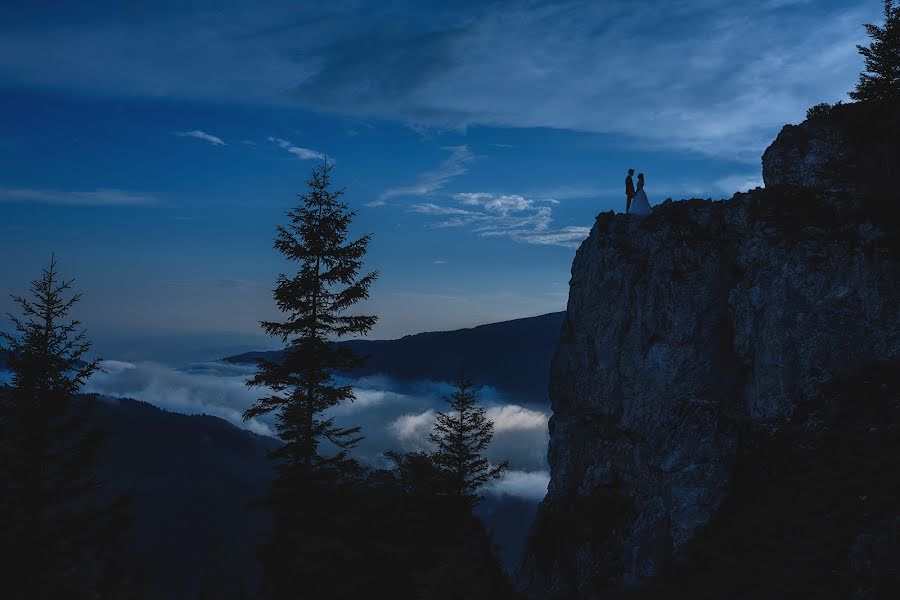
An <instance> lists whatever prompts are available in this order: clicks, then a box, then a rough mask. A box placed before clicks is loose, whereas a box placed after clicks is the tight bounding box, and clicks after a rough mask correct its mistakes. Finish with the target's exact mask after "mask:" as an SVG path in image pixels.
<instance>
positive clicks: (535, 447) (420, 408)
mask: <svg viewBox="0 0 900 600" xmlns="http://www.w3.org/2000/svg"><path fill="white" fill-rule="evenodd" d="M254 371H255V367H254V366H249V365H235V364H228V363H220V362H205V363H196V364H192V365H190V366H188V367H186V368H182V369H174V368H171V367H168V366H165V365H162V364H158V363H150V362H139V363H133V362H126V361H117V360H105V361H103V363H102V364H101V370H100V371H98V372H97V373H95V374H94V375H93V376H92V377H91V378H90V379H89V380H88V382H87V384H86V385H85V387H84V391H85V392H88V393H98V394H101V395H104V396H109V397H126V398H135V399H137V400H143V401H144V402H148V403H150V404H153V405H155V406H158V407H160V408H163V409H165V410H169V411H173V412H178V413H184V414H207V415H212V416H217V417H220V418H222V419H225V420H226V421H228V422H230V423H231V424H233V425H235V426H237V427H241V428H244V429H248V430H250V431H253V432H255V433H259V434H261V435H269V436H271V435H273V432H274V430H275V421H274V417H273V416H272V415H265V416H263V417H259V418H255V419H251V420H250V421H244V420H243V419H242V414H243V412H244V411H245V410H246V409H247V408H249V407H250V406H251V405H252V404H253V402H255V400H256V398H257V397H258V396H259V395H260V394H261V391H260V390H255V389H247V387H246V385H245V384H246V382H247V380H248V379H249V378H250V377H251V376H252V374H253V373H254ZM8 379H9V374H8V373H7V372H4V371H0V381H4V380H8ZM337 383H338V384H340V385H344V384H350V385H352V386H353V389H354V392H355V394H356V401H355V402H352V403H346V404H343V405H341V406H339V407H337V408H335V409H334V410H332V411H331V413H330V414H331V415H332V416H334V417H335V420H336V422H337V424H338V425H339V426H354V425H359V426H361V427H362V433H363V435H364V436H365V439H363V440H362V442H361V443H360V445H359V446H358V447H356V448H354V449H353V451H352V454H353V456H354V457H356V458H357V459H359V460H361V461H362V462H363V463H365V464H368V465H370V466H374V467H388V466H389V464H388V462H387V461H386V459H385V458H384V454H383V453H384V452H385V451H386V450H400V451H409V450H427V449H430V448H431V446H430V444H429V443H428V434H429V433H431V430H432V427H433V426H434V420H435V418H436V415H437V411H439V410H446V406H447V405H446V402H445V401H444V399H443V397H444V396H446V395H447V394H448V393H450V392H451V391H452V389H453V388H452V386H451V385H450V384H449V383H447V382H434V381H405V382H399V381H396V380H393V379H391V378H389V377H386V376H383V375H373V376H369V377H363V378H357V379H344V378H338V379H337ZM480 399H481V401H482V403H483V405H484V406H485V407H486V409H487V415H488V418H490V419H491V420H492V421H493V422H494V438H493V440H492V441H491V444H490V446H489V447H488V449H487V451H486V456H487V458H488V460H490V461H491V462H492V463H493V464H499V463H500V462H501V461H504V460H508V461H509V463H510V469H511V470H510V471H508V472H507V473H506V474H505V475H504V477H503V479H501V480H500V481H498V482H495V483H494V484H492V485H491V486H490V487H489V488H487V489H486V490H485V492H486V493H490V494H493V495H499V496H502V495H512V496H517V497H521V498H526V499H532V500H537V499H540V498H541V497H543V494H544V492H545V491H546V487H547V477H548V476H547V473H546V471H547V461H546V456H547V444H548V441H549V433H548V430H547V419H548V418H549V414H548V413H547V411H546V410H545V409H544V408H543V407H539V406H522V405H518V404H514V403H511V402H509V401H508V399H506V398H505V397H503V396H502V395H501V394H499V393H498V392H497V391H496V390H494V389H493V388H491V387H487V386H486V387H483V388H481V392H480ZM323 451H324V452H328V451H329V449H328V447H327V444H326V445H325V446H324V447H323Z"/></svg>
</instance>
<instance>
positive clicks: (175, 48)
mask: <svg viewBox="0 0 900 600" xmlns="http://www.w3.org/2000/svg"><path fill="white" fill-rule="evenodd" d="M880 11H881V2H879V1H877V0H866V1H864V2H846V1H833V0H822V1H803V0H761V1H759V2H751V3H743V2H734V1H733V0H722V1H720V0H697V1H693V2H692V1H687V0H685V1H679V2H671V1H643V2H637V1H624V0H616V1H610V2H600V1H592V2H556V3H548V2H451V3H446V2H443V3H437V2H435V3H432V2H422V1H417V2H407V3H404V2H391V3H385V2H370V1H363V0H356V1H346V2H345V1H332V2H328V3H321V2H287V1H284V2H282V1H273V2H267V3H253V2H246V1H237V0H228V1H217V2H211V1H202V0H194V1H187V0H179V1H170V2H164V1H163V2H121V1H115V2H114V1H98V0H85V1H83V2H78V3H74V2H72V3H69V2H58V1H55V2H41V1H37V0H30V1H29V2H18V1H10V0H0V257H2V258H0V294H2V298H0V311H2V312H7V311H8V310H11V309H12V305H11V303H10V302H9V300H8V299H7V295H8V294H9V293H22V292H24V291H25V289H26V288H27V284H28V282H29V281H30V280H31V279H33V278H35V277H36V276H37V275H38V274H39V270H40V268H41V266H43V265H45V264H46V263H47V261H48V259H49V257H50V253H51V252H55V253H56V254H57V255H58V257H59V260H60V265H61V269H62V271H63V274H64V275H66V276H71V277H76V278H77V287H78V288H79V289H80V290H81V291H83V292H85V296H84V300H83V302H82V305H81V307H80V309H79V312H78V316H79V317H80V318H82V320H83V321H84V322H85V324H86V325H87V326H88V328H89V331H90V334H91V337H92V338H93V339H95V340H96V342H97V349H98V351H99V352H101V353H102V354H103V355H105V356H107V357H108V358H122V359H141V358H157V359H161V358H168V359H173V356H174V355H176V354H178V353H183V354H184V356H188V355H189V354H190V355H191V356H194V355H196V353H197V352H200V353H202V352H207V353H209V354H211V355H215V354H216V353H217V352H221V351H224V349H226V348H227V349H233V348H237V347H239V346H241V345H247V346H260V345H263V344H267V343H270V342H267V341H266V339H265V338H263V337H262V336H260V334H259V329H258V325H257V323H258V321H259V320H260V319H264V318H272V317H274V316H276V315H275V312H274V309H273V304H272V300H271V288H272V286H273V283H274V280H275V277H276V275H277V273H279V272H281V271H283V270H285V269H286V268H288V265H287V264H286V263H285V262H284V261H282V259H281V258H280V256H279V255H278V254H277V253H276V252H275V251H274V250H273V249H272V244H271V241H272V236H273V232H274V227H275V226H276V224H278V223H281V222H283V221H284V217H283V214H284V212H285V211H286V210H287V209H288V208H289V207H290V206H291V204H292V203H293V201H294V200H295V195H296V194H298V193H302V192H303V189H304V184H305V180H306V176H307V174H308V172H309V170H310V168H312V167H313V166H314V165H315V164H316V161H319V160H321V157H322V156H323V155H327V156H328V157H329V158H330V159H332V160H334V162H335V163H336V167H337V168H336V170H335V173H334V177H335V180H336V182H337V183H338V184H339V185H341V186H344V187H346V188H347V195H346V199H347V200H348V201H349V202H350V204H351V205H352V206H353V207H354V208H355V209H357V210H358V211H359V214H358V216H357V218H356V220H355V222H354V225H353V230H354V232H355V234H363V233H369V232H371V233H373V234H374V238H373V242H372V244H371V247H370V248H371V249H370V253H369V255H368V258H367V266H368V267H369V268H372V269H378V270H379V271H380V272H381V276H380V278H379V280H378V282H377V284H376V285H375V286H374V287H373V289H372V298H371V301H370V302H369V303H368V304H367V305H366V306H365V307H364V310H366V311H369V312H372V313H374V314H378V315H379V316H380V321H379V323H378V326H377V328H376V330H375V331H374V332H373V336H374V337H397V336H400V335H404V334H407V333H414V332H418V331H423V330H436V329H452V328H458V327H464V326H471V325H475V324H479V323H485V322H492V321H499V320H504V319H510V318H516V317H522V316H529V315H535V314H541V313H545V312H550V311H556V310H562V309H564V308H565V302H566V294H567V291H568V287H567V283H568V279H569V267H570V264H571V260H572V257H573V255H574V252H575V248H576V247H577V245H578V243H579V242H580V241H581V240H582V239H583V238H584V237H585V236H586V234H587V231H588V228H589V227H590V225H591V224H592V222H593V218H594V216H595V215H596V214H597V213H598V212H599V211H605V210H610V209H614V210H617V211H618V210H622V208H623V205H624V192H623V179H624V177H625V174H626V170H627V169H628V168H629V167H634V168H635V169H637V170H638V171H643V172H645V173H646V177H647V191H648V194H649V197H650V200H651V203H657V202H660V201H662V200H664V199H665V198H667V197H673V198H676V199H677V198H682V197H691V196H696V197H703V198H714V199H718V198H725V197H730V196H731V195H732V194H733V193H734V192H735V191H739V190H745V189H748V188H750V187H754V186H756V185H758V184H760V183H761V178H760V162H759V157H760V155H761V154H762V151H763V150H764V149H765V146H766V145H767V144H768V143H769V142H770V141H771V140H772V139H773V138H774V136H775V135H776V134H777V133H778V131H779V129H780V128H781V126H782V125H783V124H785V123H789V122H799V121H800V120H802V119H803V117H804V114H805V111H806V108H807V107H809V106H810V105H812V104H816V103H818V102H822V101H829V102H834V101H837V100H840V99H846V92H847V91H849V90H851V89H852V88H853V86H854V84H855V81H856V78H857V74H858V73H859V71H860V70H861V68H862V61H861V59H860V57H859V56H858V54H857V53H856V49H855V44H857V43H861V42H864V40H865V33H864V30H863V28H862V24H863V23H866V22H878V21H879V20H880ZM191 353H194V354H191ZM173 360H174V359H173Z"/></svg>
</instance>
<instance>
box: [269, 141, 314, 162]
mask: <svg viewBox="0 0 900 600" xmlns="http://www.w3.org/2000/svg"><path fill="white" fill-rule="evenodd" d="M268 140H269V141H270V142H272V143H274V144H276V145H277V146H278V147H279V148H282V149H284V150H287V151H288V152H290V153H291V154H293V155H294V156H296V157H297V158H299V159H300V160H325V155H324V154H322V153H321V152H317V151H316V150H310V149H309V148H301V147H299V146H294V145H293V144H292V143H291V142H289V141H287V140H283V139H281V138H276V137H269V138H268Z"/></svg>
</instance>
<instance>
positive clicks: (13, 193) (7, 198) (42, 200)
mask: <svg viewBox="0 0 900 600" xmlns="http://www.w3.org/2000/svg"><path fill="white" fill-rule="evenodd" d="M158 202H159V198H158V197H157V196H155V195H153V194H148V193H143V192H129V191H126V190H119V189H114V188H108V189H97V190H94V191H91V192H76V191H65V190H49V189H35V188H0V204H2V203H7V204H52V205H63V206H149V205H153V204H157V203H158Z"/></svg>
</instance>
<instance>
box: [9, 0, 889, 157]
mask: <svg viewBox="0 0 900 600" xmlns="http://www.w3.org/2000/svg"><path fill="white" fill-rule="evenodd" d="M877 4H878V3H876V2H867V3H847V2H841V1H838V0H822V1H821V2H815V3H810V2H802V1H799V0H768V1H767V2H763V3H739V2H738V3H736V2H731V1H729V0H697V1H695V2H659V1H657V0H644V1H642V2H635V1H633V0H609V1H607V2H587V1H579V0H573V1H568V2H559V3H548V2H540V1H538V2H529V3H523V4H515V5H510V4H508V3H455V4H453V5H448V6H445V7H442V8H441V9H440V10H435V9H434V7H432V6H430V5H426V4H422V3H417V2H411V1H407V2H401V3H400V4H398V5H397V6H396V7H395V9H394V10H391V11H383V10H381V6H380V4H379V3H376V2H375V1H374V0H368V1H367V0H359V1H355V2H350V3H332V4H330V5H329V6H328V7H327V8H324V9H323V8H321V7H319V6H313V5H308V6H307V5H305V4H304V3H295V2H288V1H287V0H281V1H279V0H275V1H273V2H270V3H266V5H265V6H256V5H253V6H250V5H248V4H246V3H244V2H237V1H233V0H225V1H223V2H217V3H215V4H211V3H207V2H197V3H191V4H190V5H189V6H185V7H183V8H180V9H179V10H178V11H172V10H170V9H168V8H165V7H160V8H153V7H150V8H147V9H146V11H145V12H143V13H142V18H140V19H135V18H134V17H133V15H131V14H130V13H129V12H128V11H109V14H108V15H106V16H105V18H104V19H102V20H97V19H84V18H80V19H79V18H77V17H78V15H77V13H74V12H73V11H72V10H71V9H66V10H58V11H54V12H53V13H52V14H49V13H47V12H46V11H41V10H36V9H35V10H29V9H28V8H25V9H23V10H22V11H17V14H16V18H15V19H12V20H9V21H8V22H7V23H4V24H3V25H0V73H3V75H2V80H0V82H2V83H3V84H5V85H7V86H10V85H12V86H31V87H38V88H50V89H65V90H74V91H77V92H80V93H92V94H97V95H104V96H128V97H146V98H160V97H162V98H179V99H188V100H211V101H214V102H223V101H224V102H232V103H241V104H247V103H250V104H260V105H276V106H285V105H288V106H298V107H302V108H306V109H311V110H316V111H323V112H329V113H331V114H340V115H344V116H347V117H350V118H353V119H367V118H372V117H374V118H382V119H392V120H398V121H401V122H405V123H408V124H410V125H412V126H415V127H417V128H419V129H422V128H451V129H459V128H464V127H467V126H470V125H487V126H499V127H528V128H531V127H544V128H561V129H570V130H576V131H587V132H599V133H612V134H622V135H624V136H627V137H628V138H630V139H632V140H639V141H642V142H646V143H647V144H649V145H651V146H653V147H667V148H679V149H688V150H694V151H697V152H702V153H704V154H707V155H713V156H717V157H720V158H725V159H732V158H736V159H740V160H744V161H746V162H756V161H757V160H758V158H759V154H760V153H761V151H762V149H763V148H764V146H765V144H766V143H768V141H769V140H771V139H772V137H773V136H774V133H776V132H777V129H778V128H779V127H780V126H781V124H783V123H785V122H791V121H796V120H798V119H800V118H802V117H803V113H804V111H805V109H806V108H807V107H808V106H811V105H812V104H816V103H818V102H821V101H831V102H833V101H836V100H838V99H841V98H844V97H845V94H846V91H847V90H849V89H851V88H852V86H853V84H854V83H855V81H856V76H857V74H858V73H859V71H860V69H861V67H862V61H861V59H860V57H859V56H858V55H857V53H856V48H855V44H857V43H860V42H864V41H865V39H866V38H865V32H864V30H863V29H862V27H861V23H866V22H878V21H880V14H879V12H880V11H879V8H878V6H877ZM299 32H302V35H299V34H298V33H299ZM747 40H753V43H752V44H751V43H747Z"/></svg>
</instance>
